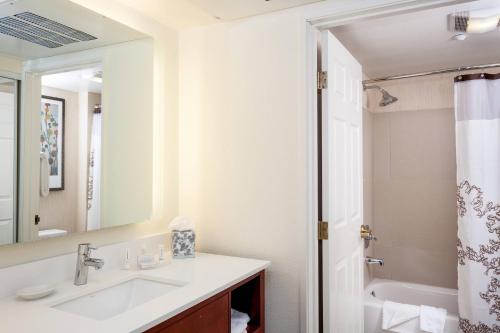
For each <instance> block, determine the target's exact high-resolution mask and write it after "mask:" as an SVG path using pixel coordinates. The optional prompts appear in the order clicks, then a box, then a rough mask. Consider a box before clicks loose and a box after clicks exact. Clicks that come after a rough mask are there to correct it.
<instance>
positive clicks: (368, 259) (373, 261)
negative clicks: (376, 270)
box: [365, 257, 384, 266]
mask: <svg viewBox="0 0 500 333" xmlns="http://www.w3.org/2000/svg"><path fill="white" fill-rule="evenodd" d="M365 263H367V264H368V265H380V266H384V258H373V257H366V258H365Z"/></svg>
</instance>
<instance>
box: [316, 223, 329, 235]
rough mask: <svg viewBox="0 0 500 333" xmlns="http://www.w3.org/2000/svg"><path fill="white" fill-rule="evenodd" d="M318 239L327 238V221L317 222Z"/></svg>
mask: <svg viewBox="0 0 500 333" xmlns="http://www.w3.org/2000/svg"><path fill="white" fill-rule="evenodd" d="M318 239H319V240H328V222H326V221H319V222H318Z"/></svg>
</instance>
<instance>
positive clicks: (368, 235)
mask: <svg viewBox="0 0 500 333" xmlns="http://www.w3.org/2000/svg"><path fill="white" fill-rule="evenodd" d="M359 234H360V236H361V238H362V239H363V240H364V241H365V249H366V248H368V246H370V241H376V240H377V237H375V236H374V235H373V231H372V230H371V229H370V226H369V225H368V224H365V225H361V230H360V231H359Z"/></svg>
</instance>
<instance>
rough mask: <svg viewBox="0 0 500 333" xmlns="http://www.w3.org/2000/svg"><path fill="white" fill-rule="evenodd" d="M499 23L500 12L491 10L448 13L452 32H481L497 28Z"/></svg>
mask: <svg viewBox="0 0 500 333" xmlns="http://www.w3.org/2000/svg"><path fill="white" fill-rule="evenodd" d="M499 24H500V13H497V12H496V11H492V10H489V11H488V12H487V13H485V12H457V13H454V14H450V15H448V25H449V30H450V31H453V32H459V33H468V34H482V33H485V32H489V31H494V30H496V29H498V27H499ZM453 39H455V38H453ZM458 40H461V39H458Z"/></svg>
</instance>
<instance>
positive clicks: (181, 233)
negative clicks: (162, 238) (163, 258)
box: [172, 230, 196, 259]
mask: <svg viewBox="0 0 500 333" xmlns="http://www.w3.org/2000/svg"><path fill="white" fill-rule="evenodd" d="M195 239H196V234H195V232H194V230H172V256H173V257H174V258H177V259H180V258H194V246H195Z"/></svg>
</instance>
